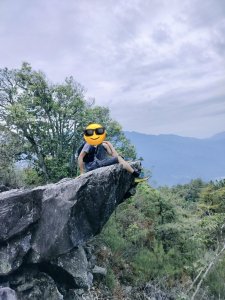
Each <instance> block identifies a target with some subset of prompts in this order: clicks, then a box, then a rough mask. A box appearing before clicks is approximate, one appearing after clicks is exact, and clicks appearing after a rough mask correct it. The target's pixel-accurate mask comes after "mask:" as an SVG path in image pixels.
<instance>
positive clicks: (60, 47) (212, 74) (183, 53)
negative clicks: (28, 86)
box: [0, 0, 225, 136]
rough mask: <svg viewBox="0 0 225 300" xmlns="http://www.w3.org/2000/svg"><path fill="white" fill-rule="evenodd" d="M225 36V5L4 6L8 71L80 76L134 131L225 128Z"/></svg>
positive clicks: (91, 1)
mask: <svg viewBox="0 0 225 300" xmlns="http://www.w3.org/2000/svg"><path fill="white" fill-rule="evenodd" d="M224 30H225V4H224V1H223V0H218V1H213V0H206V1H204V5H203V4H202V2H200V1H199V0H184V1H179V0H172V1H165V0H157V1H156V0H153V1H147V0H133V1H125V0H119V1H112V0H107V1H104V0H78V1H72V0H69V1H64V2H62V1H59V0H51V1H44V0H40V1H38V2H36V3H34V2H33V1H28V0H21V1H19V2H18V1H16V0H7V1H6V0H3V1H1V2H0V41H1V45H3V46H2V47H1V49H0V64H1V66H2V67H5V66H8V67H19V66H20V65H21V62H22V61H29V62H30V63H31V64H32V66H33V67H34V68H37V69H41V70H43V71H44V72H45V73H46V74H47V75H48V77H49V78H50V80H52V81H56V82H60V81H62V80H63V79H64V78H65V77H66V76H70V75H73V76H74V77H75V78H76V79H77V80H78V81H79V82H80V83H81V84H83V85H84V86H85V88H87V90H88V93H87V96H92V97H95V98H96V103H97V104H99V105H108V106H109V107H110V108H111V112H112V115H113V116H114V117H115V118H117V119H118V121H120V123H121V124H122V125H123V126H124V129H126V130H128V129H129V130H137V131H141V132H145V133H153V134H154V133H169V132H171V133H179V134H181V135H182V134H183V135H194V136H207V135H211V134H213V133H216V132H219V131H223V130H225V115H224V110H223V107H224V104H225V90H224V86H225V84H224V82H225V72H224V69H225V68H224V67H225V57H224V53H225V51H224V49H225V36H224ZM218 99H220V100H218ZM134 120H135V121H134ZM193 124H194V125H193Z"/></svg>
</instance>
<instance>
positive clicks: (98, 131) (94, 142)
mask: <svg viewBox="0 0 225 300" xmlns="http://www.w3.org/2000/svg"><path fill="white" fill-rule="evenodd" d="M105 137H106V132H105V128H104V127H103V126H101V125H100V124H96V123H91V124H89V125H88V126H87V127H86V129H85V130H84V139H85V141H86V143H85V144H84V145H83V147H82V149H81V151H80V154H79V156H78V166H79V169H80V174H83V173H85V171H86V172H88V171H92V170H95V169H97V168H101V167H105V166H110V165H114V164H117V163H120V164H121V165H122V166H123V168H124V169H125V170H127V171H128V172H129V173H131V174H132V175H133V176H134V177H135V178H137V179H139V182H140V181H142V180H147V178H140V172H139V171H137V170H135V169H133V168H132V167H131V166H130V165H129V163H128V162H127V161H125V160H124V159H123V158H122V157H121V156H120V155H119V154H118V152H117V151H116V149H115V148H114V147H113V145H112V144H111V143H110V142H109V141H105V140H104V139H105ZM136 182H138V180H136Z"/></svg>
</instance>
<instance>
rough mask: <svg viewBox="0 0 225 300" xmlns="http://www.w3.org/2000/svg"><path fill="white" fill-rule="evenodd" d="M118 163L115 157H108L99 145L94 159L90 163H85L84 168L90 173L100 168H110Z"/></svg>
mask: <svg viewBox="0 0 225 300" xmlns="http://www.w3.org/2000/svg"><path fill="white" fill-rule="evenodd" d="M117 163H118V158H117V157H112V156H108V153H107V151H106V149H105V148H104V146H103V145H99V146H98V148H97V153H96V154H95V159H94V161H92V162H89V163H86V164H85V168H86V170H87V171H92V170H95V169H98V168H101V167H106V166H111V165H114V164H117Z"/></svg>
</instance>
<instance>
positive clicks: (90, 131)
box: [84, 127, 105, 136]
mask: <svg viewBox="0 0 225 300" xmlns="http://www.w3.org/2000/svg"><path fill="white" fill-rule="evenodd" d="M94 132H95V134H97V135H102V134H104V133H105V128H104V127H100V128H96V129H85V130H84V135H86V136H92V135H93V134H94Z"/></svg>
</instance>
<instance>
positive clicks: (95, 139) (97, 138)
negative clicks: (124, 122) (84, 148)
mask: <svg viewBox="0 0 225 300" xmlns="http://www.w3.org/2000/svg"><path fill="white" fill-rule="evenodd" d="M90 139H91V140H97V139H99V137H97V138H95V139H94V138H90Z"/></svg>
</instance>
